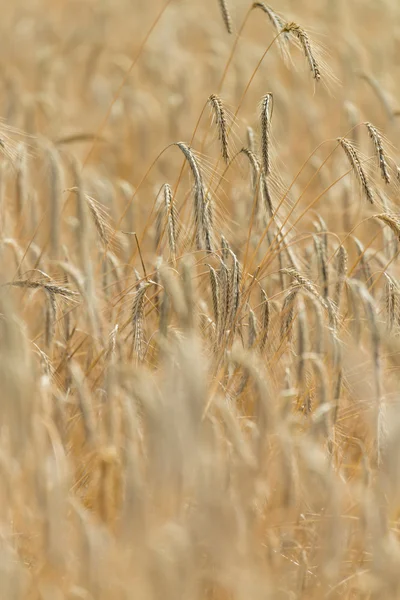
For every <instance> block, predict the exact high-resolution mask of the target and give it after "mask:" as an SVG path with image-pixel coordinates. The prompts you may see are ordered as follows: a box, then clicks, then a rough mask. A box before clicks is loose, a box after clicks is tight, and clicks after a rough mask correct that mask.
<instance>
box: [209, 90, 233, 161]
mask: <svg viewBox="0 0 400 600" xmlns="http://www.w3.org/2000/svg"><path fill="white" fill-rule="evenodd" d="M208 101H209V103H210V105H211V108H212V109H213V111H214V116H215V122H216V124H217V128H218V138H219V141H220V142H221V155H222V158H223V159H224V161H225V163H226V164H228V162H229V147H228V124H227V119H226V112H225V108H224V105H223V103H222V100H221V98H220V97H219V96H217V95H216V94H211V96H210V97H209V99H208Z"/></svg>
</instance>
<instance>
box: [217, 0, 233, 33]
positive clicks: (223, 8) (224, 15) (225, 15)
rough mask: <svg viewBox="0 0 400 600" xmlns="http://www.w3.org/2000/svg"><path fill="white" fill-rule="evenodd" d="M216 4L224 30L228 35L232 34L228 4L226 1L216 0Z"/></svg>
mask: <svg viewBox="0 0 400 600" xmlns="http://www.w3.org/2000/svg"><path fill="white" fill-rule="evenodd" d="M218 3H219V7H220V9H221V14H222V18H223V21H224V24H225V27H226V30H227V32H228V33H232V19H231V15H230V13H229V9H228V3H227V1H226V0H218Z"/></svg>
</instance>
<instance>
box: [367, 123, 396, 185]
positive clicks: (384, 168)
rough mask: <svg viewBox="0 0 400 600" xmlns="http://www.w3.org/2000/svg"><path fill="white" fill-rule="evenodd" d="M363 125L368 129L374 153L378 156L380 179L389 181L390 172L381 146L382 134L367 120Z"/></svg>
mask: <svg viewBox="0 0 400 600" xmlns="http://www.w3.org/2000/svg"><path fill="white" fill-rule="evenodd" d="M364 125H365V127H366V128H367V129H368V133H369V137H370V138H371V140H372V142H373V144H374V148H375V152H376V155H377V157H378V163H379V168H380V171H381V175H382V179H383V180H384V181H385V183H390V173H389V168H388V164H387V160H386V154H385V151H384V148H383V142H382V136H381V135H380V133H379V131H378V130H377V128H376V127H374V126H373V125H372V124H371V123H369V122H368V121H367V122H365V123H364Z"/></svg>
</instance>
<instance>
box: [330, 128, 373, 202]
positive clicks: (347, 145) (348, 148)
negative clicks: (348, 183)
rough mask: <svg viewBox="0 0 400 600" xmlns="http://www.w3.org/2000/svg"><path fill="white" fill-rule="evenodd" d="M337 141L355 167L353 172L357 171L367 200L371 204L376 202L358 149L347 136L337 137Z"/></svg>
mask: <svg viewBox="0 0 400 600" xmlns="http://www.w3.org/2000/svg"><path fill="white" fill-rule="evenodd" d="M337 141H338V142H339V144H340V145H341V147H342V148H343V150H344V152H345V154H346V156H347V158H348V160H349V162H350V165H351V167H352V169H353V172H354V173H355V175H356V177H357V178H358V180H359V181H360V183H361V187H362V189H363V191H364V193H365V196H366V198H367V200H368V201H369V202H370V203H371V204H374V194H373V191H372V189H371V186H370V184H369V182H368V178H367V176H366V174H365V171H364V169H363V167H362V164H361V160H360V158H359V156H358V154H357V151H356V149H355V148H354V146H353V144H352V143H351V142H350V141H349V140H346V139H345V138H337Z"/></svg>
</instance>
